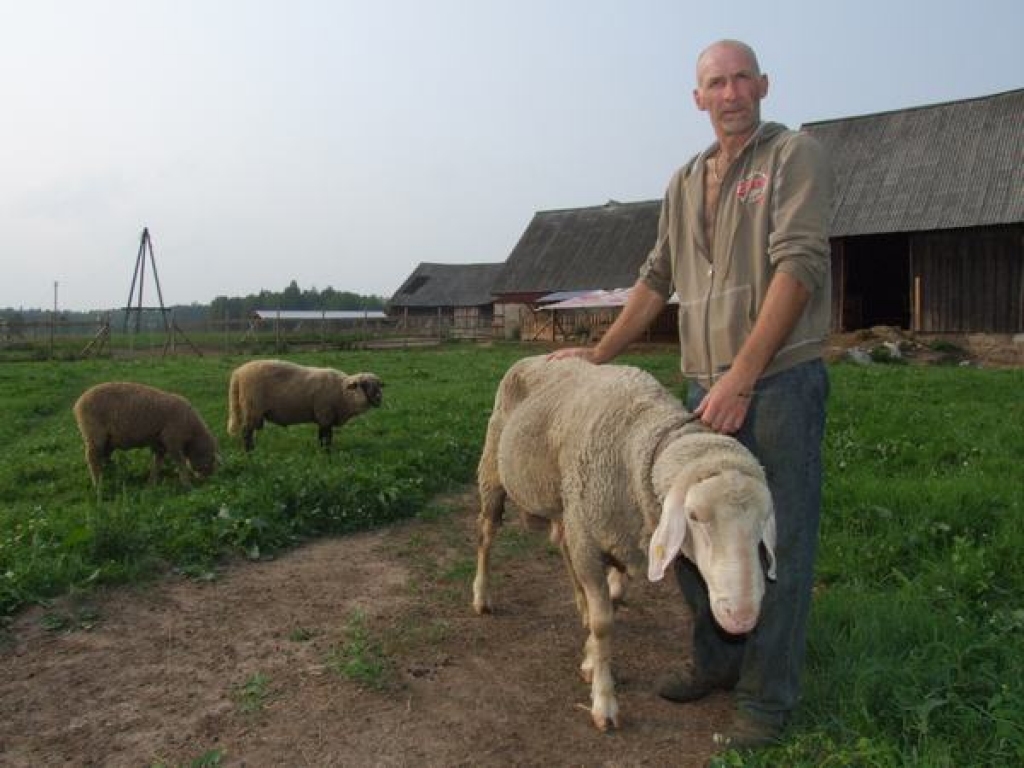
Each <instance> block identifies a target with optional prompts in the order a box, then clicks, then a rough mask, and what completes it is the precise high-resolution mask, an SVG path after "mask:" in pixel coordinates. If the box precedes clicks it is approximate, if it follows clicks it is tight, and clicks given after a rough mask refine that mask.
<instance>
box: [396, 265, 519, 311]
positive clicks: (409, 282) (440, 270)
mask: <svg viewBox="0 0 1024 768" xmlns="http://www.w3.org/2000/svg"><path fill="white" fill-rule="evenodd" d="M504 266H505V265H504V264H501V263H498V264H431V263H428V262H423V263H421V264H420V265H419V266H418V267H416V269H414V270H413V273H412V274H411V275H409V277H407V278H406V280H405V282H404V283H402V285H401V287H399V289H398V290H397V291H395V295H394V296H392V297H391V302H390V306H392V307H480V306H484V305H485V304H490V303H491V302H492V301H493V299H492V298H491V286H492V285H493V283H494V280H495V278H496V277H497V276H498V274H499V273H500V272H501V270H502V269H503V268H504Z"/></svg>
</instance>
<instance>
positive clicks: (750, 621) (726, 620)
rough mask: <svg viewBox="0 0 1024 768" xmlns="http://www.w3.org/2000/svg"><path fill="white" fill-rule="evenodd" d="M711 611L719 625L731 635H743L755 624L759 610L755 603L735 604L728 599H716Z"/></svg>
mask: <svg viewBox="0 0 1024 768" xmlns="http://www.w3.org/2000/svg"><path fill="white" fill-rule="evenodd" d="M713 613H714V615H715V619H716V620H717V621H718V624H719V626H721V627H722V629H724V630H725V631H726V632H729V633H730V634H733V635H743V634H746V633H747V632H749V631H750V630H752V629H753V628H754V627H755V626H756V625H757V619H758V614H759V613H760V610H759V608H758V606H755V605H745V606H737V605H734V604H733V603H732V602H731V601H729V600H716V601H715V604H714V607H713Z"/></svg>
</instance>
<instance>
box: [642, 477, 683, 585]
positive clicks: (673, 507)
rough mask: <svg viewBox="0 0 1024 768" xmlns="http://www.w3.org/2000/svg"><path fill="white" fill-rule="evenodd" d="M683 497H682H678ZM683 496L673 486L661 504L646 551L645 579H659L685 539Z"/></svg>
mask: <svg viewBox="0 0 1024 768" xmlns="http://www.w3.org/2000/svg"><path fill="white" fill-rule="evenodd" d="M680 497H683V498H680ZM684 499H685V496H684V494H683V493H682V492H677V490H676V489H675V488H673V489H672V490H671V491H669V492H668V495H667V496H666V497H665V501H664V503H663V504H662V505H661V519H660V520H659V521H658V527H657V528H655V529H654V535H653V536H651V545H650V548H649V550H648V552H647V579H648V580H649V581H661V579H662V577H663V576H664V575H665V569H666V568H668V566H669V564H670V563H671V562H672V561H673V560H675V559H676V555H677V554H679V550H680V549H682V546H683V542H684V541H685V540H686V525H687V524H686V506H685V504H684V503H683V502H684Z"/></svg>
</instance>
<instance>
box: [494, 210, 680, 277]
mask: <svg viewBox="0 0 1024 768" xmlns="http://www.w3.org/2000/svg"><path fill="white" fill-rule="evenodd" d="M660 210H661V201H660V200H648V201H642V202H637V203H618V202H615V201H609V202H608V203H607V204H605V205H599V206H592V207H588V208H569V209H564V210H555V211H538V212H537V213H536V214H534V216H533V219H532V220H531V221H530V224H529V226H527V228H526V231H525V232H523V235H522V237H521V238H520V239H519V242H518V243H517V244H516V247H515V248H514V249H513V250H512V253H511V254H509V257H508V261H506V262H505V269H504V270H503V271H502V272H501V274H500V275H499V276H498V279H497V280H495V282H494V286H493V289H492V290H493V292H494V293H506V294H509V293H540V292H543V293H550V292H553V291H575V290H592V289H596V288H606V289H608V288H621V287H623V286H629V285H633V283H635V282H636V277H637V272H638V270H639V269H640V265H641V264H643V262H644V259H646V258H647V254H648V253H649V252H650V250H651V248H652V247H653V246H654V241H655V239H656V238H657V235H658V214H659V212H660Z"/></svg>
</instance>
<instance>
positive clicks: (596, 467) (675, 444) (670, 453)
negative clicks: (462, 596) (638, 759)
mask: <svg viewBox="0 0 1024 768" xmlns="http://www.w3.org/2000/svg"><path fill="white" fill-rule="evenodd" d="M477 476H478V483H479V490H480V502H481V508H480V516H479V520H478V525H479V544H478V549H477V572H476V578H475V580H474V582H473V607H474V609H475V610H476V612H477V613H489V612H490V611H491V609H492V601H491V596H490V593H489V584H488V581H489V570H490V549H491V546H492V544H493V541H494V537H495V535H496V533H497V530H498V528H499V526H500V525H501V518H502V513H503V508H504V502H505V498H506V495H507V496H508V497H509V498H511V499H512V500H513V501H514V502H515V503H516V504H517V506H519V507H520V508H521V509H522V510H523V512H524V514H526V515H527V516H528V518H533V522H537V521H538V518H539V519H541V521H543V520H547V521H551V526H552V530H553V533H555V534H556V535H555V536H554V537H553V538H555V540H556V541H558V542H559V544H560V548H561V550H562V555H563V557H564V559H565V562H566V565H567V568H568V572H569V576H570V580H571V582H572V586H573V590H574V593H575V597H576V604H577V607H578V608H579V610H580V614H581V617H582V619H583V625H584V627H586V628H589V630H590V633H589V637H588V638H587V641H586V645H585V646H584V659H583V664H582V666H581V670H582V673H583V677H584V679H586V680H588V681H590V682H591V697H592V707H591V716H592V717H593V720H594V724H595V725H596V726H597V727H598V728H599V729H601V730H607V729H608V728H609V727H618V724H619V722H618V704H617V702H616V699H615V690H614V684H613V681H612V676H611V669H610V655H611V629H612V619H613V608H612V602H611V597H612V595H611V594H610V588H611V589H615V588H616V584H615V581H616V580H615V579H612V578H608V577H609V576H612V575H615V574H617V573H618V572H624V573H626V574H628V575H629V576H636V575H637V574H639V573H643V572H644V570H645V560H646V568H647V573H648V577H649V578H650V579H651V580H652V581H656V580H658V579H660V578H662V576H663V575H664V573H665V569H666V568H667V567H668V566H669V564H670V563H671V562H672V561H673V560H674V559H675V557H676V555H677V554H678V553H679V552H682V553H683V554H684V555H686V556H687V557H688V558H690V559H691V560H692V561H693V562H694V563H696V565H697V567H698V568H699V569H700V572H701V574H702V575H703V577H704V579H705V581H706V582H707V585H708V590H709V593H710V597H711V603H712V608H713V612H714V616H715V619H716V621H717V622H718V623H719V624H720V625H721V627H722V628H723V629H724V630H726V631H728V632H731V633H735V634H741V633H744V632H748V631H750V630H751V629H752V628H753V627H754V625H755V624H756V623H757V619H758V616H759V613H760V604H761V598H762V596H763V595H764V574H763V573H762V569H763V566H762V561H761V553H760V544H761V543H763V544H764V545H765V549H766V552H767V557H768V566H769V568H768V576H769V577H770V578H774V576H775V553H774V547H775V514H774V510H773V508H772V503H771V495H770V493H769V491H768V487H767V485H766V484H765V478H764V472H763V470H762V468H761V466H760V465H759V464H758V462H757V460H756V459H755V458H754V456H753V454H751V453H750V452H749V451H748V450H747V449H746V448H744V447H743V446H742V445H741V444H740V443H739V442H738V441H737V440H735V439H734V438H732V437H727V436H723V435H718V434H715V433H713V432H711V431H710V430H708V429H707V428H705V427H704V426H703V425H701V424H700V422H699V421H696V420H695V418H694V417H693V416H692V415H691V414H690V413H689V412H688V411H686V409H685V408H683V406H682V405H681V404H680V403H679V401H678V399H677V398H676V397H675V396H673V395H672V394H671V393H670V392H668V391H667V390H666V389H665V388H664V387H662V386H661V385H660V384H659V383H658V382H657V380H656V379H654V377H653V376H651V375H650V374H648V373H646V372H644V371H642V370H640V369H637V368H631V367H627V366H614V365H603V366H596V365H592V364H590V363H587V362H584V361H582V360H579V359H566V360H547V359H544V358H541V357H534V358H527V359H525V360H521V361H519V362H517V363H516V364H515V365H513V366H512V367H511V368H510V369H509V371H508V372H507V373H506V374H505V376H504V378H503V379H502V381H501V384H500V386H499V387H498V392H497V396H496V398H495V403H494V411H493V412H492V415H491V418H490V421H489V423H488V427H487V437H486V440H485V444H484V449H483V454H482V456H481V458H480V464H479V467H478V470H477ZM645 550H649V557H647V558H645ZM609 568H612V569H614V570H612V571H609V572H607V573H606V571H608V569H609Z"/></svg>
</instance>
